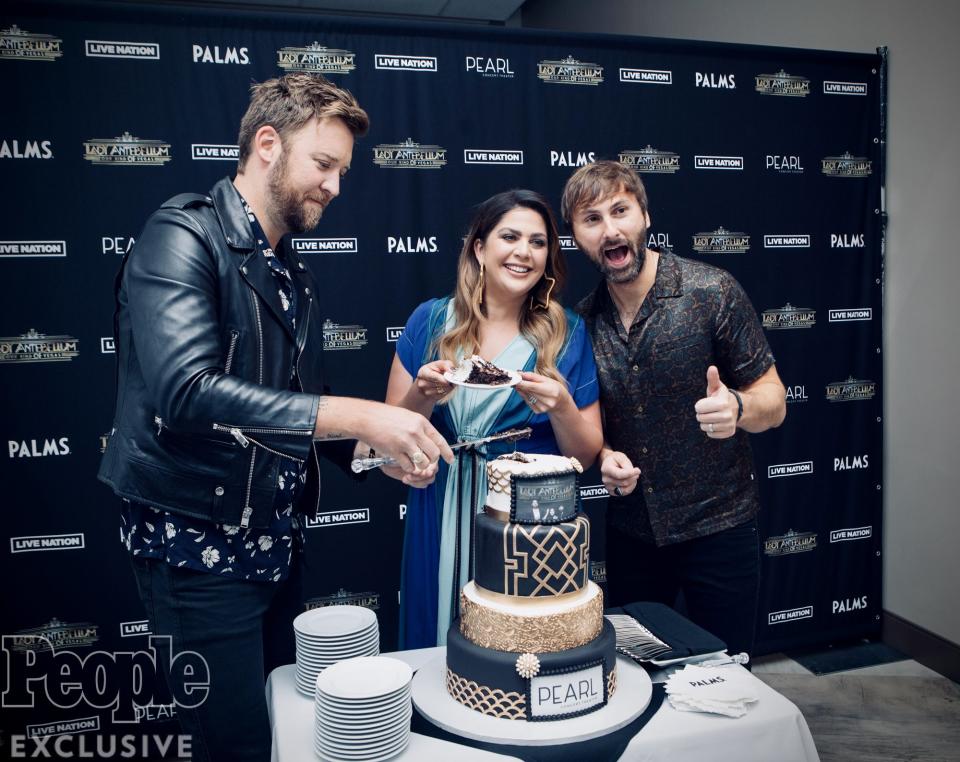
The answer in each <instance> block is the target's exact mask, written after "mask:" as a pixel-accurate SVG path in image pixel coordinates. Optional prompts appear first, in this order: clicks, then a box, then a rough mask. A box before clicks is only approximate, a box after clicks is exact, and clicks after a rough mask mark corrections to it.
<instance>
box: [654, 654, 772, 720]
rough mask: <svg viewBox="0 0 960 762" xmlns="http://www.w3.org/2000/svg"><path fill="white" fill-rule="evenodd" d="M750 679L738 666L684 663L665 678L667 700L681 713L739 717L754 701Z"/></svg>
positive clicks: (755, 697) (754, 696) (755, 698)
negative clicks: (704, 713)
mask: <svg viewBox="0 0 960 762" xmlns="http://www.w3.org/2000/svg"><path fill="white" fill-rule="evenodd" d="M751 682H752V679H751V676H750V674H749V673H748V672H746V671H745V670H743V669H741V668H740V667H736V666H731V667H698V666H697V665H695V664H688V665H686V666H685V667H684V668H683V669H681V670H678V671H676V672H674V673H673V674H672V675H670V677H669V678H667V682H666V686H665V687H666V691H667V698H669V699H670V704H671V705H672V706H673V708H674V709H678V710H680V711H683V712H711V713H713V714H722V715H725V716H727V717H742V716H743V715H745V714H746V713H747V704H752V703H754V702H755V701H757V696H756V692H755V691H754V688H753V686H752V685H751V684H750V683H751Z"/></svg>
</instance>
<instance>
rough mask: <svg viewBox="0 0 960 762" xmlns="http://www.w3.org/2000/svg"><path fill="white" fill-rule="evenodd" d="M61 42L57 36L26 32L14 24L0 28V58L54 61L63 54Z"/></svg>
mask: <svg viewBox="0 0 960 762" xmlns="http://www.w3.org/2000/svg"><path fill="white" fill-rule="evenodd" d="M62 44H63V40H61V39H60V38H59V37H54V36H53V35H52V34H37V33H35V32H27V31H25V30H23V29H21V28H20V27H18V26H17V25H16V24H13V25H12V26H10V27H8V28H7V29H0V59H3V58H6V59H15V60H18V61H56V60H57V59H58V58H60V57H61V56H62V55H63V51H62V50H60V46H61V45H62Z"/></svg>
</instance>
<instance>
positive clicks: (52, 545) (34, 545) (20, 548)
mask: <svg viewBox="0 0 960 762" xmlns="http://www.w3.org/2000/svg"><path fill="white" fill-rule="evenodd" d="M85 547H86V543H85V541H84V536H83V532H76V533H74V534H37V535H32V536H30V535H24V536H22V537H11V538H10V552H11V553H36V552H43V551H48V550H83V549H84V548H85Z"/></svg>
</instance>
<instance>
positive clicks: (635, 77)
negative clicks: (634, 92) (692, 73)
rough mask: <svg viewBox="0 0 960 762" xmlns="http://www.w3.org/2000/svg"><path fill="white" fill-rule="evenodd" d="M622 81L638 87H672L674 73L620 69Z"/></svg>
mask: <svg viewBox="0 0 960 762" xmlns="http://www.w3.org/2000/svg"><path fill="white" fill-rule="evenodd" d="M620 81H621V82H632V83H634V84H637V85H672V84H673V72H672V71H670V70H669V69H620Z"/></svg>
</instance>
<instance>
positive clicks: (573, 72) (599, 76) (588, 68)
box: [537, 56, 603, 85]
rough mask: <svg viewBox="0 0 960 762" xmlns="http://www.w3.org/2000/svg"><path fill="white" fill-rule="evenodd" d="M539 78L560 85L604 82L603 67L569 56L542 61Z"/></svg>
mask: <svg viewBox="0 0 960 762" xmlns="http://www.w3.org/2000/svg"><path fill="white" fill-rule="evenodd" d="M537 79H539V80H541V81H543V82H547V83H553V84H560V85H599V84H600V83H601V82H603V67H602V66H600V65H599V64H595V63H586V62H585V61H578V60H577V59H576V58H574V57H573V56H567V57H566V58H564V59H561V60H559V61H551V60H546V61H540V63H538V64H537Z"/></svg>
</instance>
